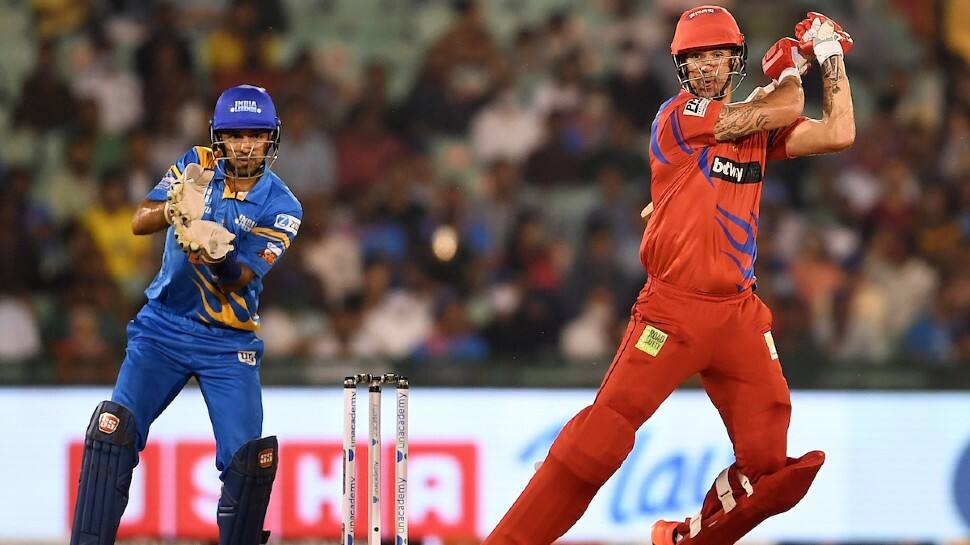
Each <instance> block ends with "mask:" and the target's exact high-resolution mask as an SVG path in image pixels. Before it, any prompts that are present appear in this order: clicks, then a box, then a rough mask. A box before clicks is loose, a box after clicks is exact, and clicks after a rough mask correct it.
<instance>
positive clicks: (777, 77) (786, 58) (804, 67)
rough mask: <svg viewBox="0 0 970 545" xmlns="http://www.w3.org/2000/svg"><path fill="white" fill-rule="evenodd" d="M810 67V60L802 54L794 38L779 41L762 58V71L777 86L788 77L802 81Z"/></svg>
mask: <svg viewBox="0 0 970 545" xmlns="http://www.w3.org/2000/svg"><path fill="white" fill-rule="evenodd" d="M808 67H809V63H808V59H806V58H805V57H804V56H803V55H802V54H801V52H800V51H799V42H798V40H795V39H794V38H782V39H780V40H778V41H777V42H775V43H774V45H772V46H771V47H769V48H768V51H767V52H766V53H765V56H764V57H762V58H761V70H762V71H763V72H764V73H765V75H766V76H768V77H769V78H771V81H772V82H773V83H774V84H775V85H776V86H777V85H778V84H779V83H781V80H783V79H785V78H787V77H795V78H798V79H799V81H800V80H801V79H802V75H803V74H804V73H805V72H807V71H808Z"/></svg>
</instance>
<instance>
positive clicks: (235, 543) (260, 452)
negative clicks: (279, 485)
mask: <svg viewBox="0 0 970 545" xmlns="http://www.w3.org/2000/svg"><path fill="white" fill-rule="evenodd" d="M278 452H279V445H278V444H277V442H276V437H274V436H270V437H263V438H262V439H254V440H252V441H250V442H248V443H246V444H245V445H243V446H242V447H240V448H239V450H237V451H236V453H235V454H234V455H233V456H232V462H231V463H230V464H229V469H228V470H227V471H226V472H225V474H224V475H223V479H222V495H221V496H220V497H219V512H218V522H219V545H259V544H261V543H266V540H267V539H268V538H269V532H267V531H264V530H263V519H265V518H266V508H267V506H269V495H270V492H272V490H273V480H274V479H275V478H276V466H277V459H278V455H277V454H278Z"/></svg>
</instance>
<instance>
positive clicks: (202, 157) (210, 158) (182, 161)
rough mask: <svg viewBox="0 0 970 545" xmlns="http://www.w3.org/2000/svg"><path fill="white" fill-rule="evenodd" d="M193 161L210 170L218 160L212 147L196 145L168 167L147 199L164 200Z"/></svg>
mask: <svg viewBox="0 0 970 545" xmlns="http://www.w3.org/2000/svg"><path fill="white" fill-rule="evenodd" d="M192 163H198V164H199V165H201V166H202V168H204V169H206V170H209V169H214V168H215V164H216V161H215V156H214V155H213V154H212V150H211V149H209V148H206V147H203V146H195V147H194V148H192V149H190V150H189V151H187V152H185V154H184V155H182V157H180V158H179V159H178V161H175V163H174V164H173V165H172V166H170V167H168V170H166V171H165V174H163V175H162V179H161V180H159V181H158V183H157V184H155V187H153V188H152V190H151V191H149V192H148V196H146V197H145V199H146V200H149V201H164V200H165V198H166V196H167V195H168V188H169V187H170V186H171V185H172V182H174V181H175V180H176V179H178V177H179V176H181V175H182V171H184V170H185V167H186V165H190V164H192Z"/></svg>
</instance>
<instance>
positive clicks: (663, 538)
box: [650, 520, 680, 545]
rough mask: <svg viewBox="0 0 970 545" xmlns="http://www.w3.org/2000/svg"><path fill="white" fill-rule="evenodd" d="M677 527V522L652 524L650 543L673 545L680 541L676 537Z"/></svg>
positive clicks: (665, 521) (660, 521)
mask: <svg viewBox="0 0 970 545" xmlns="http://www.w3.org/2000/svg"><path fill="white" fill-rule="evenodd" d="M678 526H680V523H679V522H672V521H669V520H658V521H657V522H655V523H653V529H652V530H651V531H650V541H651V542H652V543H653V545H675V544H676V543H677V542H678V541H680V536H678V535H677V527H678Z"/></svg>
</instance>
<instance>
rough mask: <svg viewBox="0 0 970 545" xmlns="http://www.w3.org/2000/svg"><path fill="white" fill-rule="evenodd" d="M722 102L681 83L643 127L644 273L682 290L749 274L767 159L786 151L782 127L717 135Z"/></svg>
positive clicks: (744, 280) (733, 284)
mask: <svg viewBox="0 0 970 545" xmlns="http://www.w3.org/2000/svg"><path fill="white" fill-rule="evenodd" d="M723 107H724V104H723V103H721V102H718V101H715V100H709V99H706V98H700V97H698V96H696V95H693V94H691V93H688V92H687V91H681V92H680V94H678V95H676V96H674V97H672V98H670V99H669V100H667V102H665V103H663V105H661V106H660V111H659V112H657V117H656V119H654V121H653V125H652V126H651V130H650V171H651V181H650V191H651V196H652V197H653V204H654V213H653V216H651V218H650V221H649V223H648V224H647V228H646V230H645V231H644V233H643V240H642V241H641V242H640V261H641V262H642V263H643V266H644V268H646V270H647V274H648V275H649V276H650V277H651V278H657V279H659V280H662V281H665V282H668V283H670V284H673V285H675V286H678V287H680V288H682V289H685V290H690V291H695V292H700V293H711V294H728V293H738V292H740V291H743V290H745V289H747V288H749V287H750V286H751V285H752V284H753V283H754V281H755V275H754V263H755V261H756V260H757V258H758V247H757V245H756V242H755V241H756V238H757V236H758V215H759V206H760V203H761V181H762V179H763V177H764V172H765V161H766V160H767V159H785V158H787V154H786V152H785V139H786V138H787V137H788V134H789V133H790V132H791V130H792V129H794V128H795V126H796V125H797V124H798V123H800V122H801V121H802V120H803V119H804V118H799V119H798V120H797V121H795V122H794V123H792V124H791V125H789V126H787V127H784V128H782V129H774V130H770V131H761V132H757V133H754V134H750V135H748V136H745V137H743V138H740V139H738V140H736V141H733V142H717V141H716V140H715V138H714V123H715V122H716V121H717V117H718V115H719V114H720V112H721V108H723Z"/></svg>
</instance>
